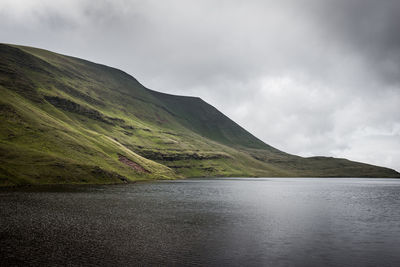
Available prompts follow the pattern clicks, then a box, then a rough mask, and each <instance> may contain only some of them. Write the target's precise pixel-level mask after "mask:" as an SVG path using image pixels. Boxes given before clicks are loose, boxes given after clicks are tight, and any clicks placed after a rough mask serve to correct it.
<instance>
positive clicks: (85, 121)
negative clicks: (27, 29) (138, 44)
mask: <svg viewBox="0 0 400 267" xmlns="http://www.w3.org/2000/svg"><path fill="white" fill-rule="evenodd" d="M0 117H1V120H0V184H1V185H14V184H53V183H122V182H128V181H134V180H147V179H174V178H180V177H193V176H375V177H398V176H399V173H397V172H395V171H393V170H390V169H387V168H381V167H376V166H372V165H367V164H362V163H355V162H351V161H347V160H344V159H333V158H323V157H314V158H301V157H297V156H293V155H289V154H286V153H284V152H281V151H279V150H277V149H275V148H273V147H271V146H269V145H267V144H265V143H263V142H262V141H261V140H259V139H257V138H256V137H254V136H253V135H251V134H250V133H248V132H247V131H246V130H244V129H243V128H242V127H240V126H239V125H237V124H236V123H235V122H233V121H232V120H230V119H229V118H228V117H226V116H225V115H223V114H222V113H220V112H219V111H218V110H217V109H215V108H214V107H212V106H210V105H209V104H207V103H206V102H204V101H203V100H201V99H200V98H194V97H183V96H173V95H168V94H163V93H158V92H155V91H152V90H149V89H146V88H145V87H143V86H142V85H141V84H140V83H139V82H138V81H137V80H136V79H134V78H133V77H131V76H130V75H128V74H126V73H124V72H122V71H120V70H117V69H114V68H110V67H107V66H104V65H99V64H95V63H92V62H88V61H85V60H82V59H78V58H73V57H68V56H64V55H59V54H56V53H52V52H49V51H45V50H41V49H37V48H31V47H23V46H15V45H5V44H0Z"/></svg>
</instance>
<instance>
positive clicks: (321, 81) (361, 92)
mask: <svg viewBox="0 0 400 267" xmlns="http://www.w3.org/2000/svg"><path fill="white" fill-rule="evenodd" d="M399 14H400V1H398V0H375V1H372V0H325V1H324V0H279V1H272V0H271V1H267V0H263V1H262V0H260V1H256V0H255V1H251V0H247V1H239V0H237V1H235V0H229V1H228V0H227V1H224V0H221V1H219V0H198V1H197V0H194V1H191V0H159V1H155V0H154V1H153V0H142V1H123V0H121V1H119V0H110V1H94V0H86V1H85V0H70V1H54V0H43V1H40V0H37V1H35V0H26V1H21V0H1V1H0V42H4V43H15V44H23V45H30V46H35V47H41V48H45V49H49V50H52V51H55V52H59V53H63V54H68V55H73V56H77V57H81V58H85V59H88V60H91V61H95V62H98V63H102V64H106V65H110V66H113V67H117V68H120V69H122V70H124V71H126V72H128V73H129V74H131V75H132V76H134V77H135V78H137V79H138V80H139V81H140V82H141V83H142V84H144V85H145V86H146V87H148V88H151V89H154V90H157V91H162V92H167V93H173V94H182V95H193V96H200V97H201V98H203V99H204V100H205V101H207V102H208V103H210V104H212V105H213V106H215V107H216V108H218V109H219V110H220V111H222V112H223V113H225V114H226V115H228V116H229V117H230V118H232V119H233V120H234V121H236V122H238V123H239V124H240V125H242V126H243V127H244V128H246V129H247V130H249V131H250V132H251V133H253V134H254V135H255V136H257V137H258V138H260V139H262V140H263V141H265V142H266V143H268V144H270V145H272V146H274V147H276V148H278V149H281V150H283V151H286V152H289V153H294V154H298V155H302V156H313V155H324V156H335V157H345V158H348V159H351V160H356V161H362V162H367V163H372V164H377V165H382V166H387V167H391V168H395V169H396V170H397V171H399V170H400V15H399Z"/></svg>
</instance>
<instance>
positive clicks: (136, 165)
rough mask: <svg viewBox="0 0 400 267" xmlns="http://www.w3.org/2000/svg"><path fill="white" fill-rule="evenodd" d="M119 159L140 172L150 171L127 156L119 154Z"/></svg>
mask: <svg viewBox="0 0 400 267" xmlns="http://www.w3.org/2000/svg"><path fill="white" fill-rule="evenodd" d="M118 159H119V161H121V162H122V163H124V164H125V165H127V166H129V167H131V169H133V170H135V171H137V172H139V173H150V172H149V171H148V170H146V169H145V168H143V167H142V166H140V165H139V164H137V163H136V162H134V161H132V160H130V159H128V158H127V157H125V156H123V155H121V154H118Z"/></svg>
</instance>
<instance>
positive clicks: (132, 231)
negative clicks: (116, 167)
mask: <svg viewBox="0 0 400 267" xmlns="http://www.w3.org/2000/svg"><path fill="white" fill-rule="evenodd" d="M399 248H400V180H393V179H316V178H314V179H313V178H309V179H303V178H293V179H289V178H266V179H228V178H227V179H193V180H180V181H166V182H155V183H142V184H133V185H121V186H75V187H45V188H34V189H25V190H22V191H21V190H19V191H18V192H16V191H9V190H8V191H7V190H1V191H0V255H1V257H0V265H1V266H3V265H15V264H16V265H20V266H22V265H26V264H27V263H29V264H30V265H41V266H43V265H93V266H99V265H100V266H116V265H124V266H126V265H208V266H210V265H212V266H221V265H229V266H265V265H269V266H288V265H289V266H315V265H317V266H400V249H399Z"/></svg>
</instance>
